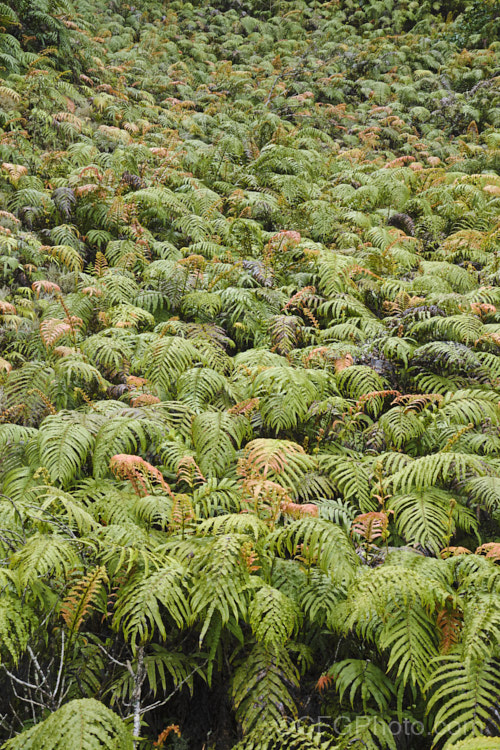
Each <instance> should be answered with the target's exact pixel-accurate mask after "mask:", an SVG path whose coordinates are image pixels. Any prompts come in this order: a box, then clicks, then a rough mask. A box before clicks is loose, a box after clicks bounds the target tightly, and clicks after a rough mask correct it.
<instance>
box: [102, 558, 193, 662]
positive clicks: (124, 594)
mask: <svg viewBox="0 0 500 750" xmlns="http://www.w3.org/2000/svg"><path fill="white" fill-rule="evenodd" d="M185 577H186V570H185V568H184V566H183V565H182V564H181V563H179V562H177V561H176V560H174V559H173V558H165V559H164V560H163V565H162V567H160V568H159V569H158V570H155V571H154V572H153V573H150V574H149V575H147V574H145V573H144V572H142V571H140V572H137V573H135V574H134V575H132V576H131V577H130V579H129V580H128V581H127V583H126V584H125V585H124V586H122V587H121V588H120V591H119V595H118V599H117V602H116V609H115V614H114V617H113V627H114V628H115V629H116V630H121V631H122V632H123V635H124V637H125V638H126V639H127V640H128V641H130V643H131V645H132V648H133V649H134V651H135V649H136V648H137V646H138V644H139V645H140V644H142V643H144V642H145V641H147V640H149V639H150V638H151V636H152V635H153V632H154V631H155V630H157V631H158V633H159V634H160V636H161V637H162V638H163V639H165V638H166V636H167V631H166V628H165V625H166V614H167V613H168V616H169V617H171V618H172V620H173V621H174V623H175V624H176V625H177V627H178V628H182V627H183V626H185V625H186V623H187V621H188V618H189V608H188V602H187V599H186V591H185ZM160 607H161V608H162V610H160ZM163 608H165V609H163Z"/></svg>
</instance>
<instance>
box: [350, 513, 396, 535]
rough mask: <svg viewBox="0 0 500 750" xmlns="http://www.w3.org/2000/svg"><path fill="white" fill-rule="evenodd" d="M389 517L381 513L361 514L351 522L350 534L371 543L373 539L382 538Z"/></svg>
mask: <svg viewBox="0 0 500 750" xmlns="http://www.w3.org/2000/svg"><path fill="white" fill-rule="evenodd" d="M388 524H389V516H388V515H387V513H383V512H382V511H380V512H376V511H372V512H371V513H362V514H361V515H360V516H356V518H355V519H354V521H353V522H352V527H351V534H353V533H356V534H359V536H362V537H363V538H364V539H366V541H367V542H373V540H374V539H379V538H381V537H382V538H384V536H385V532H386V531H387V526H388Z"/></svg>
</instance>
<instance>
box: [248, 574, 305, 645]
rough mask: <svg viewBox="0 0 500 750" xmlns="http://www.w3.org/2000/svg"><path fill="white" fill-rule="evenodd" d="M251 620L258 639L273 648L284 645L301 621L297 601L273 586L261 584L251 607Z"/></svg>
mask: <svg viewBox="0 0 500 750" xmlns="http://www.w3.org/2000/svg"><path fill="white" fill-rule="evenodd" d="M248 614H249V620H250V626H251V628H252V631H253V634H254V635H255V637H256V639H257V641H258V642H259V643H262V644H263V645H264V646H265V647H266V648H267V649H269V650H272V648H273V646H275V645H276V644H281V645H284V644H285V643H286V641H287V640H288V639H289V638H290V637H291V635H292V634H293V632H294V631H295V628H296V627H297V625H298V623H299V610H298V608H297V606H296V604H295V602H294V601H293V600H292V599H290V598H289V597H288V596H286V595H285V594H283V593H282V592H281V591H279V590H278V589H275V588H273V587H272V586H266V585H264V586H261V587H260V588H259V589H258V590H257V592H256V594H255V596H254V597H253V599H252V602H251V604H250V607H249V611H248Z"/></svg>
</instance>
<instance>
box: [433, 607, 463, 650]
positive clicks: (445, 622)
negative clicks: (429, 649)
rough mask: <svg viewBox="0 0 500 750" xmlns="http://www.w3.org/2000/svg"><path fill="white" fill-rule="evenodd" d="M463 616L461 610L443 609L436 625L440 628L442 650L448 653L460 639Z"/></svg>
mask: <svg viewBox="0 0 500 750" xmlns="http://www.w3.org/2000/svg"><path fill="white" fill-rule="evenodd" d="M462 620H463V616H462V613H461V612H460V611H459V610H456V609H453V610H449V609H446V608H444V609H442V610H441V611H440V612H439V614H438V616H437V619H436V627H437V629H438V630H439V639H440V650H441V653H443V654H446V653H448V651H449V650H450V648H452V646H455V645H456V644H457V643H458V642H459V641H460V630H461V627H462Z"/></svg>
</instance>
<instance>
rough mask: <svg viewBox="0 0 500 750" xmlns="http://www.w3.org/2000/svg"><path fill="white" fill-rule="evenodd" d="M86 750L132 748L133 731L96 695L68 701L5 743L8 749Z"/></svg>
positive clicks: (125, 749)
mask: <svg viewBox="0 0 500 750" xmlns="http://www.w3.org/2000/svg"><path fill="white" fill-rule="evenodd" d="M71 746H75V747H81V748H82V750H94V749H95V748H107V749H108V750H118V749H119V748H120V750H132V747H133V742H132V735H131V734H130V732H129V730H128V729H127V727H126V725H125V724H124V722H123V721H122V720H121V719H120V718H119V716H117V715H116V714H115V713H113V711H111V710H110V709H109V708H107V707H106V706H104V705H103V704H102V703H99V701H96V700H94V699H93V698H83V699H80V700H73V701H69V702H68V703H66V704H65V705H64V706H62V707H61V708H60V709H58V710H57V711H55V712H54V713H53V714H52V715H51V716H49V717H48V719H45V721H42V722H41V723H40V724H37V725H36V726H34V727H32V728H31V729H27V730H25V731H24V732H21V733H20V734H18V735H17V736H16V737H14V738H13V739H11V740H8V742H6V743H5V744H4V748H5V750H20V749H21V748H23V750H31V748H33V749H34V748H40V747H44V748H47V750H63V748H67V747H71Z"/></svg>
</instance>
